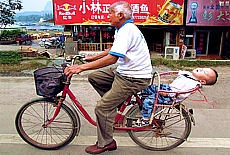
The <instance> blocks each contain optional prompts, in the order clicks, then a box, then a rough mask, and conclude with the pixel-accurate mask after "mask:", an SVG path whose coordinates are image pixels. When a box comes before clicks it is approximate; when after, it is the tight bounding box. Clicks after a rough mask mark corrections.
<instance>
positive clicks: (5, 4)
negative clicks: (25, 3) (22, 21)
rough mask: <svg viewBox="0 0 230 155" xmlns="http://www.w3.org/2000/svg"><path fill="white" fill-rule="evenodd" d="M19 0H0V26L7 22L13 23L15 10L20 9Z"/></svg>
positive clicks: (4, 25)
mask: <svg viewBox="0 0 230 155" xmlns="http://www.w3.org/2000/svg"><path fill="white" fill-rule="evenodd" d="M21 3H22V2H21V0H4V1H2V2H0V24H1V25H0V28H5V27H6V25H7V24H14V22H15V20H14V15H15V14H16V10H21V9H22V4H21Z"/></svg>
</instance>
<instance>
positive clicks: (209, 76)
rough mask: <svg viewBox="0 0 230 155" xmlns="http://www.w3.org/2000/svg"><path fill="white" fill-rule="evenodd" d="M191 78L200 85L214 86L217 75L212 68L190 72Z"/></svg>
mask: <svg viewBox="0 0 230 155" xmlns="http://www.w3.org/2000/svg"><path fill="white" fill-rule="evenodd" d="M192 76H193V77H194V78H195V79H196V80H197V81H199V82H200V83H201V84H205V85H214V84H215V83H216V81H217V78H218V73H217V72H216V70H214V69H212V68H196V69H194V70H193V71H192Z"/></svg>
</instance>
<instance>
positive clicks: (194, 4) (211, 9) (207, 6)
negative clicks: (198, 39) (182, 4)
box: [186, 0, 230, 26]
mask: <svg viewBox="0 0 230 155" xmlns="http://www.w3.org/2000/svg"><path fill="white" fill-rule="evenodd" d="M186 25H193V26H230V7H229V1H228V0H226V1H224V0H188V7H187V19H186Z"/></svg>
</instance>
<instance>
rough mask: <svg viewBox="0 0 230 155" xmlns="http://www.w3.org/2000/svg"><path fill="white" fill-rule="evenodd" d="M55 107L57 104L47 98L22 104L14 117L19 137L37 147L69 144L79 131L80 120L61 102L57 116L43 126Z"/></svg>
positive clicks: (55, 146)
mask: <svg viewBox="0 0 230 155" xmlns="http://www.w3.org/2000/svg"><path fill="white" fill-rule="evenodd" d="M56 107H57V104H56V103H55V102H54V101H53V100H49V99H37V100H34V101H31V102H29V103H26V104H25V105H24V106H22V107H21V109H20V110H19V111H18V113H17V116H16V118H15V126H16V129H17V132H18V134H19V135H20V137H21V138H22V139H23V140H24V141H25V142H27V143H28V144H30V145H32V146H34V147H37V148H39V149H46V150H51V149H59V148H61V147H63V146H65V145H67V144H69V143H70V142H71V141H72V140H73V139H74V137H75V135H76V134H77V133H78V132H79V129H80V120H79V118H78V117H75V115H74V113H73V112H72V111H71V110H70V108H69V107H67V106H66V105H64V104H62V106H61V108H60V112H59V113H58V115H57V117H56V118H55V119H54V121H53V122H52V123H51V124H49V125H48V126H46V127H45V126H44V124H45V123H47V122H48V121H49V120H50V119H51V118H52V117H53V115H54V112H55V110H56Z"/></svg>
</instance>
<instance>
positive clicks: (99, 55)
mask: <svg viewBox="0 0 230 155" xmlns="http://www.w3.org/2000/svg"><path fill="white" fill-rule="evenodd" d="M110 49H111V48H108V49H106V50H105V51H103V52H101V53H99V54H97V55H94V56H86V57H85V61H88V62H90V61H95V60H98V59H100V58H103V57H105V56H106V55H108V53H109V51H110Z"/></svg>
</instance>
